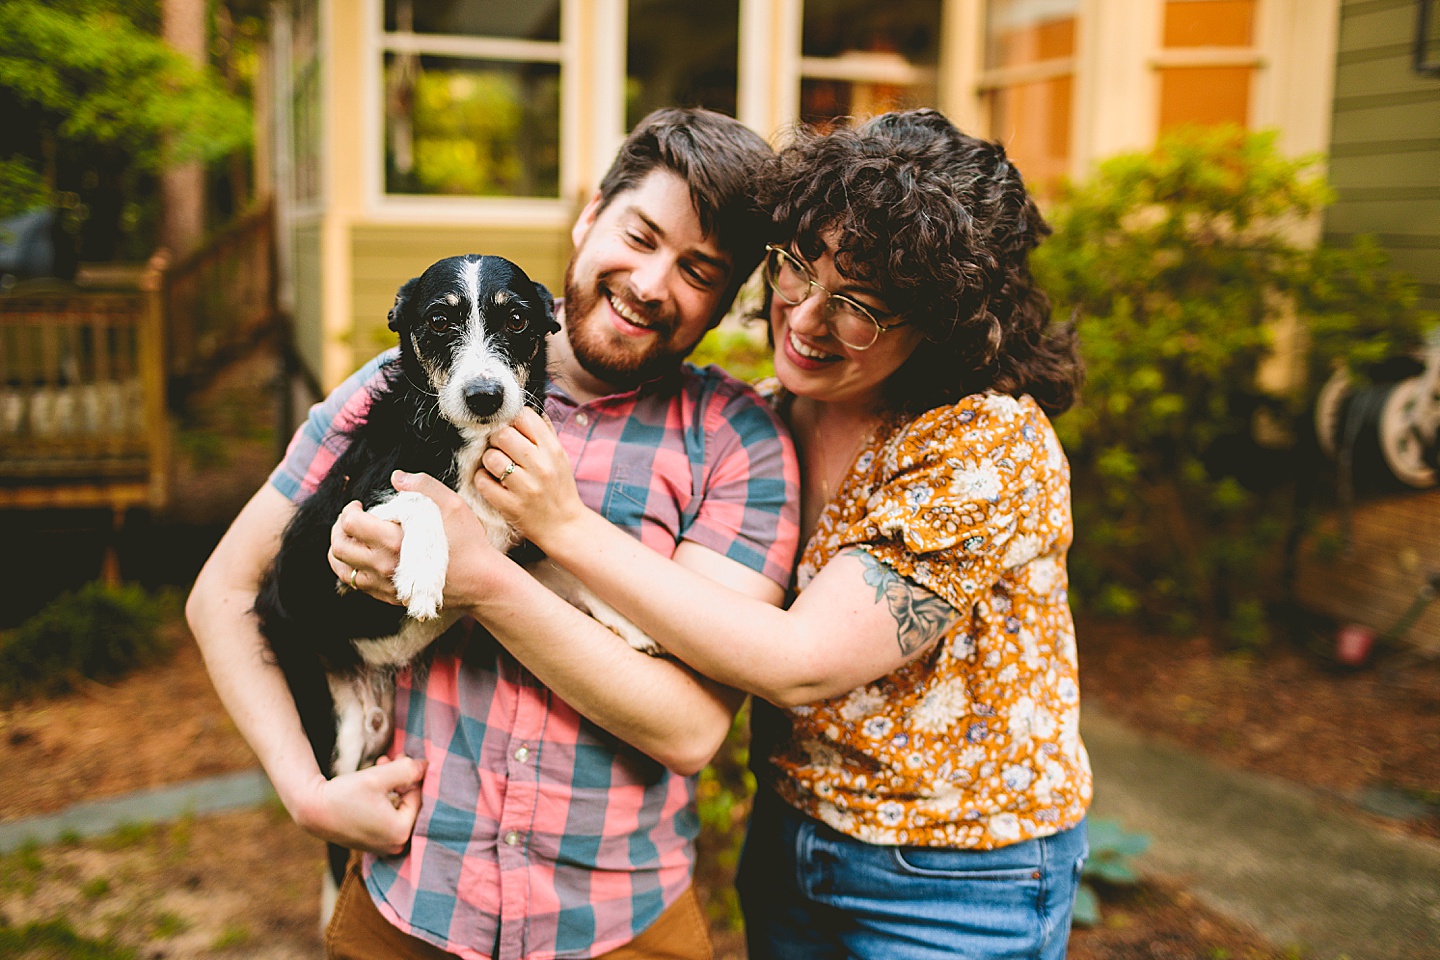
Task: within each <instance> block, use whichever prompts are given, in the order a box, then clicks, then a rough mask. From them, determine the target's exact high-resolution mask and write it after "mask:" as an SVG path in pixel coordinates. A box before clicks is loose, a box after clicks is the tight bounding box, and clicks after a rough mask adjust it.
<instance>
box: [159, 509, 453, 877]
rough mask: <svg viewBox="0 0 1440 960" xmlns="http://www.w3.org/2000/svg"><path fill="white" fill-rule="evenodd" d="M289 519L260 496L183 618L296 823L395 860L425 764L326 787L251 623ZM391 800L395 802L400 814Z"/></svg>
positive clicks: (222, 546)
mask: <svg viewBox="0 0 1440 960" xmlns="http://www.w3.org/2000/svg"><path fill="white" fill-rule="evenodd" d="M294 509H295V508H294V505H293V504H292V503H291V502H290V501H289V500H288V499H286V498H285V497H284V496H283V495H282V494H281V493H280V492H279V491H278V490H276V489H275V488H274V487H272V486H271V485H270V484H268V483H267V484H266V485H265V486H264V487H262V488H261V489H260V491H259V492H258V493H256V494H255V496H253V497H252V498H251V499H250V502H249V503H247V504H246V505H245V508H244V509H243V510H242V511H241V512H240V515H239V516H238V517H236V519H235V522H234V523H233V524H232V525H231V527H230V529H229V530H228V531H226V533H225V536H224V537H223V538H222V539H221V540H220V543H219V545H217V546H216V548H215V552H214V553H213V554H211V556H210V559H209V560H207V561H206V563H205V566H204V568H203V569H202V570H201V571H200V575H199V576H198V577H197V578H196V579H195V587H194V589H193V590H192V591H191V593H190V598H189V600H188V601H187V602H186V604H185V616H186V619H187V620H188V621H189V623H190V629H191V630H192V631H193V632H194V634H195V638H196V641H197V642H198V643H199V645H200V650H201V653H202V654H203V655H204V658H205V667H206V669H207V670H208V671H209V672H210V680H211V682H212V683H213V684H214V685H215V690H216V692H217V693H218V694H219V695H220V700H221V702H222V703H223V704H224V705H225V709H226V710H227V711H229V713H230V716H231V718H232V719H233V720H234V721H235V725H236V726H237V727H239V729H240V733H241V734H242V735H243V736H244V737H245V740H246V741H247V742H248V743H249V744H250V747H251V749H252V750H254V751H255V753H256V755H257V756H258V757H259V758H260V762H261V764H262V765H263V766H264V767H265V772H266V773H267V774H268V775H269V777H270V782H271V783H272V784H274V786H275V790H276V792H277V793H278V794H279V796H280V799H281V801H282V802H283V803H284V804H285V809H286V810H288V811H289V812H290V815H291V817H293V818H294V820H295V822H296V823H297V824H299V825H300V826H301V827H302V828H304V829H305V830H307V831H309V832H310V833H312V834H314V835H315V836H317V837H320V838H321V839H324V840H329V841H333V842H335V843H339V844H341V845H343V846H347V847H351V848H354V849H363V850H370V851H373V852H376V853H392V854H393V853H399V852H400V851H401V850H402V849H404V847H405V844H406V843H408V842H409V839H410V832H411V830H412V829H413V828H414V824H415V816H416V814H417V813H418V812H419V809H420V791H419V789H418V788H415V787H416V786H417V785H418V784H419V782H420V780H421V778H422V777H423V776H424V771H425V765H424V761H420V760H413V759H410V758H401V759H399V760H396V761H394V762H393V763H386V764H381V765H378V766H375V767H371V768H370V769H368V770H362V771H360V772H358V773H354V774H348V775H346V776H343V777H337V778H336V779H334V780H327V779H326V778H325V776H324V774H323V773H322V772H321V771H320V768H319V766H318V765H317V764H316V763H315V757H314V754H313V752H312V751H311V749H310V743H309V741H308V739H307V738H306V736H305V731H304V728H303V727H302V726H301V724H300V717H299V714H298V713H297V712H296V709H295V701H294V699H293V697H291V695H290V689H289V687H288V686H287V685H286V683H285V677H284V675H283V674H282V673H281V672H280V669H279V667H277V666H276V665H275V664H274V662H273V661H272V659H271V658H270V656H269V648H268V646H267V645H266V643H265V640H264V638H263V637H262V636H261V635H260V630H259V625H258V622H257V621H256V619H255V615H254V614H253V613H252V607H253V605H254V603H255V595H256V592H257V590H258V589H259V585H260V579H261V577H262V575H263V574H264V571H265V569H266V567H267V566H268V565H269V563H270V561H271V559H272V558H273V557H274V556H275V552H276V550H277V549H278V547H279V545H280V537H281V534H282V533H283V532H284V530H285V525H286V523H288V522H289V520H290V517H291V515H292V514H293V513H294ZM392 793H398V794H400V795H401V801H400V803H399V805H398V806H397V805H396V804H395V803H393V802H392V801H391V799H390V795H391V794H392Z"/></svg>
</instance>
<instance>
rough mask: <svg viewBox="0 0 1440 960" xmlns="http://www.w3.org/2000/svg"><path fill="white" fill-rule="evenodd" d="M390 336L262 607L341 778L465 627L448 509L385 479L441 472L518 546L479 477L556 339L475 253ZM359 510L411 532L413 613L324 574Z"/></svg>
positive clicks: (647, 643) (406, 559) (294, 523)
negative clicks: (337, 529) (336, 534)
mask: <svg viewBox="0 0 1440 960" xmlns="http://www.w3.org/2000/svg"><path fill="white" fill-rule="evenodd" d="M389 327H390V329H391V330H393V331H395V333H397V334H398V335H399V339H400V353H399V357H398V358H397V359H396V360H395V361H393V362H391V363H390V364H389V365H388V366H387V367H386V368H384V375H383V379H382V380H381V382H380V384H379V385H378V386H377V387H375V388H373V389H372V397H371V403H370V406H369V408H368V410H367V411H366V413H365V414H364V415H363V419H361V420H360V422H358V423H355V424H354V425H353V426H351V427H349V431H348V439H349V444H348V446H347V447H346V449H345V452H344V453H342V454H341V455H340V456H339V457H338V458H337V459H336V461H335V463H334V465H333V466H332V467H331V468H330V470H329V471H328V473H327V474H326V475H325V477H324V478H323V479H322V480H321V481H320V483H319V485H318V487H317V489H316V490H315V492H314V493H313V494H312V495H311V496H310V497H308V498H307V499H305V500H304V501H302V502H301V503H300V504H299V505H298V506H297V507H296V510H295V514H294V516H293V517H292V518H291V520H290V523H289V525H288V526H287V527H286V529H285V532H284V534H283V536H282V538H281V543H280V547H279V550H278V551H277V553H276V556H275V559H274V561H273V563H272V564H271V566H270V567H269V569H268V570H267V572H266V573H265V575H264V577H263V579H262V581H261V585H260V590H259V593H258V595H257V597H256V600H255V606H254V612H255V615H256V617H257V619H258V621H259V624H260V631H261V633H262V635H263V636H264V637H265V639H266V641H267V642H268V643H269V646H270V649H271V651H272V653H273V655H274V658H275V662H276V663H277V664H278V665H279V667H280V669H281V671H282V672H283V673H284V675H285V679H286V682H287V683H288V684H289V686H290V690H291V693H292V694H293V695H294V697H295V702H296V707H297V709H298V710H299V713H300V718H301V722H302V724H303V726H304V728H305V732H306V735H307V736H308V737H309V739H310V744H311V748H312V749H313V750H314V753H315V759H316V762H317V763H319V765H320V768H321V769H322V770H328V771H329V773H330V775H332V776H338V775H340V774H343V773H349V772H351V771H354V770H358V769H361V768H363V767H367V766H370V765H371V764H373V763H374V762H375V761H376V759H377V758H379V757H380V756H381V755H382V754H383V753H384V752H385V750H386V749H387V748H388V747H389V745H390V741H391V735H392V732H393V724H394V721H393V716H392V714H393V708H394V696H395V694H394V691H395V674H396V672H397V671H398V670H400V669H401V668H403V667H405V666H407V665H409V664H411V663H412V662H414V661H415V660H416V659H417V658H418V657H419V656H420V655H421V654H422V653H423V652H424V650H425V649H426V648H427V647H428V646H429V645H430V644H431V642H433V641H434V640H435V639H437V638H438V637H439V636H440V635H441V634H442V633H444V632H445V630H447V629H448V628H449V627H450V626H451V625H452V624H453V623H454V622H455V621H456V619H458V617H459V612H457V611H451V610H446V609H444V607H443V595H444V587H445V574H446V569H447V565H448V559H449V548H448V544H447V541H446V537H445V528H444V524H443V523H442V521H441V517H440V511H439V508H438V507H437V506H436V505H435V503H434V501H432V500H430V499H429V498H428V497H425V496H423V495H421V494H418V493H414V492H410V493H398V492H397V491H396V490H395V489H394V487H393V486H392V485H391V482H390V477H391V474H392V472H393V471H395V470H404V471H407V472H410V473H422V472H423V473H429V474H431V475H432V476H434V477H436V478H438V479H439V480H441V481H442V482H443V483H445V484H446V485H448V486H449V487H451V488H452V489H454V490H456V491H457V492H458V493H459V494H460V496H461V497H462V498H463V499H464V500H465V502H466V503H467V504H469V505H470V507H471V508H472V509H473V510H474V511H475V513H476V515H477V516H478V517H479V518H480V520H481V522H482V523H483V524H484V526H485V531H486V536H487V538H488V539H489V540H490V542H491V544H492V545H494V546H495V548H496V549H498V550H501V551H508V550H510V549H511V548H512V547H514V546H515V545H516V544H517V543H518V542H519V540H520V537H519V535H518V534H517V532H516V531H515V530H514V529H513V528H512V527H511V526H510V524H508V523H507V522H506V521H505V519H504V517H502V516H501V515H500V514H499V513H498V512H497V511H496V510H495V509H494V508H493V507H491V506H490V505H489V504H488V503H487V502H486V501H485V500H484V498H483V497H481V496H480V495H479V493H478V492H477V491H476V489H475V486H474V482H473V480H474V476H475V471H476V469H477V468H479V458H480V455H481V454H482V453H483V452H484V450H485V447H486V444H487V441H488V439H489V437H490V436H491V435H492V434H493V433H494V432H495V431H496V430H498V429H500V428H501V427H503V426H505V425H506V424H508V423H510V422H511V421H512V420H514V419H515V417H516V416H517V415H518V414H519V413H520V411H521V410H522V409H523V408H524V407H527V406H528V407H530V408H531V409H532V410H535V411H537V412H541V411H542V405H543V402H544V397H545V386H546V371H545V361H546V349H545V339H546V337H547V336H548V335H549V334H551V333H553V332H556V331H558V330H559V329H560V327H559V324H557V323H556V322H555V316H554V303H553V300H552V298H551V296H550V293H549V291H548V290H546V289H545V287H544V286H542V285H541V284H538V283H535V282H534V281H532V280H531V279H530V278H529V277H527V276H526V275H525V273H524V272H523V271H522V270H521V269H520V268H519V267H518V266H516V265H515V264H513V263H511V262H510V261H508V260H505V259H503V258H501V257H495V256H478V255H473V254H472V255H467V256H461V257H450V258H447V259H444V260H440V261H438V262H437V263H435V264H433V265H431V266H430V267H429V268H427V269H426V270H425V272H424V273H422V274H421V275H420V276H419V277H416V278H414V279H412V280H410V281H408V282H406V283H405V284H404V285H403V286H401V287H400V290H399V292H398V293H396V295H395V305H394V306H393V307H392V308H391V310H390V313H389ZM352 500H358V501H360V503H361V505H362V506H363V507H365V509H366V510H367V511H369V512H370V513H372V514H374V515H376V516H379V517H382V518H385V519H390V520H395V521H397V522H398V523H399V524H400V525H401V527H402V528H403V531H404V533H403V543H402V546H401V549H400V557H399V560H398V563H397V566H396V570H395V575H394V582H395V587H396V593H397V595H398V596H399V598H400V600H401V601H402V602H403V603H404V604H405V607H404V608H401V607H398V606H394V605H391V604H388V603H384V602H382V601H380V600H376V599H375V598H373V597H371V596H369V595H368V594H366V593H364V592H363V591H360V590H354V589H351V586H352V585H351V584H348V583H344V582H337V579H336V577H335V573H334V571H333V570H332V569H331V568H330V565H329V561H328V558H327V555H328V552H329V549H330V531H331V527H332V526H333V525H334V523H335V520H336V518H337V517H338V516H339V515H340V511H341V509H342V508H343V507H344V506H345V505H346V504H347V503H349V502H351V501H352ZM529 569H530V570H531V572H532V573H533V574H535V575H536V577H537V579H539V580H541V582H543V583H546V584H547V585H548V586H550V587H551V589H553V590H555V591H556V592H557V593H559V594H560V595H561V596H562V597H564V598H565V599H567V600H569V601H570V602H571V603H573V604H575V605H576V606H577V607H580V608H581V609H582V610H585V611H586V612H587V613H590V614H591V615H592V616H595V617H596V618H597V619H599V620H601V622H602V623H604V624H605V625H606V626H608V627H609V628H610V629H612V630H613V631H615V632H616V633H619V634H620V635H621V636H623V637H625V638H626V639H627V640H628V641H629V642H630V643H631V645H632V646H635V647H637V648H638V649H642V650H644V651H645V652H647V653H652V654H658V653H660V652H661V651H660V648H659V647H658V646H657V645H655V644H654V643H653V641H651V640H650V639H649V638H648V637H646V636H645V635H644V634H643V633H641V632H640V631H639V630H638V629H637V628H635V627H634V626H633V625H631V624H630V623H629V621H628V620H625V618H623V617H621V616H620V615H619V614H618V613H615V612H614V611H613V610H612V609H611V608H609V607H608V606H607V605H605V604H604V603H603V602H602V601H600V600H599V599H598V598H596V597H594V596H593V595H592V594H590V593H589V592H588V591H587V590H586V589H585V588H584V587H583V586H581V585H580V584H579V582H578V581H576V580H575V578H574V577H573V576H572V575H570V574H569V573H568V572H566V571H564V570H563V569H562V568H561V567H559V566H558V565H557V564H554V563H553V562H551V561H548V560H541V561H539V562H538V563H535V564H531V565H530V566H529ZM331 862H332V866H334V865H335V863H336V856H335V853H334V851H333V850H332V858H331ZM343 864H344V861H343V856H342V857H340V859H339V865H340V867H341V869H342V870H343ZM337 879H338V877H337Z"/></svg>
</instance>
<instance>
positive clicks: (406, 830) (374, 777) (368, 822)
mask: <svg viewBox="0 0 1440 960" xmlns="http://www.w3.org/2000/svg"><path fill="white" fill-rule="evenodd" d="M424 778H425V761H424V760H415V759H412V758H410V757H400V758H399V759H398V760H393V761H392V760H390V758H389V757H381V758H380V759H379V761H377V762H376V764H375V766H373V767H370V768H368V769H365V770H357V771H356V772H354V773H347V774H342V775H341V776H338V777H336V778H335V779H333V780H326V779H325V778H324V777H319V778H317V779H316V780H315V781H313V782H312V783H311V784H310V785H309V789H308V790H307V792H306V794H305V795H304V796H303V797H301V798H299V799H298V802H297V805H296V809H294V810H292V811H291V813H292V815H293V816H294V818H295V822H296V823H298V824H299V825H300V826H301V828H303V829H304V830H305V831H306V832H308V833H310V834H312V835H314V836H316V837H319V838H320V839H321V840H325V841H328V842H330V843H338V844H339V845H340V846H342V847H348V848H350V849H351V850H365V851H368V852H370V853H378V854H382V855H386V856H394V855H395V854H398V853H401V852H403V851H404V850H405V847H406V845H407V844H408V843H409V842H410V834H411V833H413V832H414V830H415V818H416V817H417V816H418V815H419V814H420V799H421V791H420V784H421V782H422V781H423V780H424Z"/></svg>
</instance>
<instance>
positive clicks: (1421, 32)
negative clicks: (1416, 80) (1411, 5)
mask: <svg viewBox="0 0 1440 960" xmlns="http://www.w3.org/2000/svg"><path fill="white" fill-rule="evenodd" d="M1416 6H1418V7H1419V10H1418V11H1417V13H1416V24H1415V70H1416V72H1418V73H1424V74H1429V75H1430V76H1432V77H1440V0H1420V2H1419V3H1418V4H1417V5H1416Z"/></svg>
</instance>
